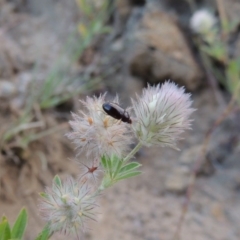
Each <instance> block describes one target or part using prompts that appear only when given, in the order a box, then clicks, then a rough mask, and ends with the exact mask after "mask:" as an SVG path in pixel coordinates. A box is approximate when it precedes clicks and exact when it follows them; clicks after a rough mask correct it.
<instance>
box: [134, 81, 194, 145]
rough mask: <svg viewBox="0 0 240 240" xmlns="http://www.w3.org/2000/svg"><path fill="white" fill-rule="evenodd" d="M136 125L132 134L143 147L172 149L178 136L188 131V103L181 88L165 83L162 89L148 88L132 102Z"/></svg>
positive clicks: (188, 97)
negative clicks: (153, 146)
mask: <svg viewBox="0 0 240 240" xmlns="http://www.w3.org/2000/svg"><path fill="white" fill-rule="evenodd" d="M132 104H133V110H134V113H135V117H136V121H133V124H132V128H133V131H134V133H135V135H136V137H137V138H138V140H139V141H140V142H142V144H143V145H145V146H151V145H160V146H170V147H173V148H176V142H177V140H179V139H180V134H181V133H182V132H183V131H184V130H185V129H188V128H190V125H191V120H189V116H190V114H191V113H192V112H193V111H194V109H193V108H191V104H192V101H191V100H190V94H187V93H184V88H183V87H181V88H179V87H178V86H177V85H176V84H174V83H171V82H169V81H168V82H166V83H164V84H162V85H160V84H158V85H157V86H153V87H151V86H148V87H147V88H146V89H144V90H143V93H142V96H141V97H139V96H137V100H132Z"/></svg>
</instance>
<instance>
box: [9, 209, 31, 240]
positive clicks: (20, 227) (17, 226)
mask: <svg viewBox="0 0 240 240" xmlns="http://www.w3.org/2000/svg"><path fill="white" fill-rule="evenodd" d="M27 218H28V216H27V211H26V209H25V208H23V209H22V210H21V211H20V213H19V215H18V217H17V219H16V221H15V223H14V225H13V228H12V238H20V239H21V238H22V237H23V234H24V232H25V228H26V225H27Z"/></svg>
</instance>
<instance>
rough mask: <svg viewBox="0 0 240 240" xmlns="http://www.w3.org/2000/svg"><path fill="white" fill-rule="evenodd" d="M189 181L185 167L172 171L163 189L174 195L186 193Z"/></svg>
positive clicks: (187, 170) (188, 174)
mask: <svg viewBox="0 0 240 240" xmlns="http://www.w3.org/2000/svg"><path fill="white" fill-rule="evenodd" d="M189 180H190V170H189V168H187V167H185V166H179V167H178V168H176V169H174V170H173V172H172V173H171V174H170V175H169V177H168V178H167V180H166V182H165V189H166V190H168V191H170V192H174V193H183V192H184V191H186V189H187V187H188V185H189Z"/></svg>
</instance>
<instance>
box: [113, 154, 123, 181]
mask: <svg viewBox="0 0 240 240" xmlns="http://www.w3.org/2000/svg"><path fill="white" fill-rule="evenodd" d="M122 164H123V161H122V160H120V159H119V160H118V162H117V164H116V167H115V169H114V172H113V178H115V177H116V176H117V175H118V173H119V171H120V170H121V167H122Z"/></svg>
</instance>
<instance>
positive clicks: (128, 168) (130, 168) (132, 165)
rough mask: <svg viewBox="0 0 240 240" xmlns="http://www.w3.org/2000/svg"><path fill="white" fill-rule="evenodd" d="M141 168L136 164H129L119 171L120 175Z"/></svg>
mask: <svg viewBox="0 0 240 240" xmlns="http://www.w3.org/2000/svg"><path fill="white" fill-rule="evenodd" d="M141 166H142V165H141V164H140V163H138V162H131V163H128V164H126V165H125V166H123V167H122V168H121V170H120V173H124V172H127V171H132V170H133V169H136V168H139V167H141Z"/></svg>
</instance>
